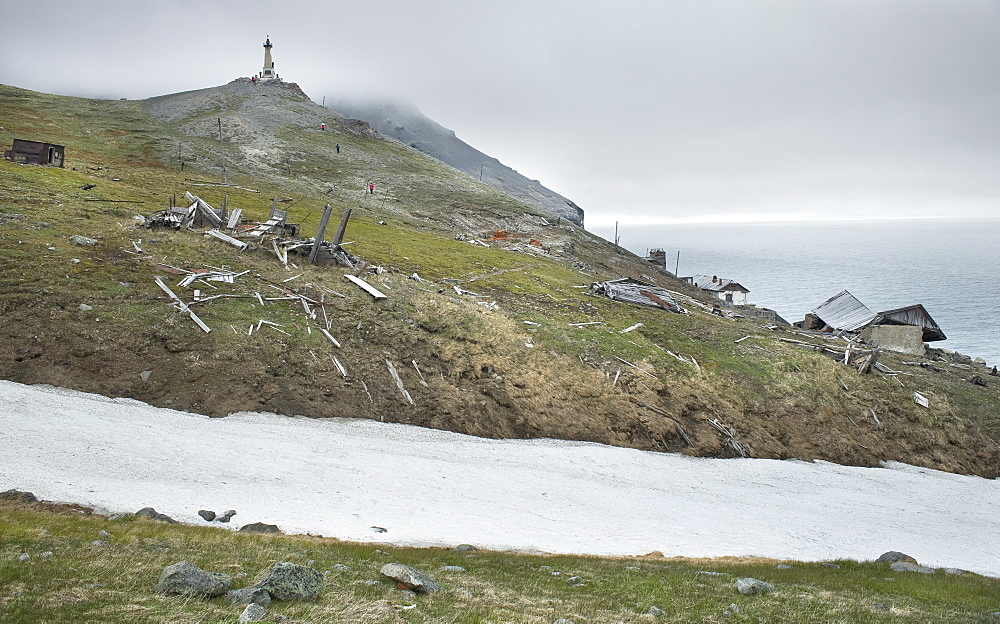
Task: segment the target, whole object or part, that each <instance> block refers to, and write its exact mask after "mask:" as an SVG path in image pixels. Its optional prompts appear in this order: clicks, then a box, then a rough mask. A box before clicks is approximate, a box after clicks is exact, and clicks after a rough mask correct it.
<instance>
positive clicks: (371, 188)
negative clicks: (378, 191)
mask: <svg viewBox="0 0 1000 624" xmlns="http://www.w3.org/2000/svg"><path fill="white" fill-rule="evenodd" d="M368 194H369V195H374V194H375V183H374V182H369V183H368Z"/></svg>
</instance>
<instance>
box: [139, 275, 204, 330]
mask: <svg viewBox="0 0 1000 624" xmlns="http://www.w3.org/2000/svg"><path fill="white" fill-rule="evenodd" d="M153 279H154V280H156V284H157V286H159V287H160V288H161V289H162V290H163V292H165V293H167V296H169V297H170V298H171V299H173V300H174V301H176V302H177V303H178V304H180V306H181V311H182V312H186V313H188V314H190V315H191V320H192V321H194V322H195V324H196V325H198V327H200V328H202V330H204V331H205V333H206V334H207V333H208V332H210V331H212V330H211V329H209V327H208V325H206V324H205V323H203V322H202V320H201V319H200V318H198V315H197V314H195V313H194V312H192V311H191V308H189V307H188V306H187V304H186V303H184V302H183V301H181V298H180V297H178V296H177V295H175V294H174V291H172V290H170V288H169V287H168V286H167V285H166V284H164V283H163V278H161V277H160V276H159V275H157V276H155V277H153Z"/></svg>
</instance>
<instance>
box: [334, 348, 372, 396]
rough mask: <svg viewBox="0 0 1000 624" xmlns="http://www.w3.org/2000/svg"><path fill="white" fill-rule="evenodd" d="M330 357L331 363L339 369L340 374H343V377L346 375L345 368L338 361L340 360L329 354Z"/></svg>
mask: <svg viewBox="0 0 1000 624" xmlns="http://www.w3.org/2000/svg"><path fill="white" fill-rule="evenodd" d="M330 358H331V359H332V360H333V364H334V365H335V366H336V367H337V370H339V371H340V374H341V375H343V376H344V377H347V369H346V368H344V365H343V364H341V363H340V360H338V359H337V358H335V357H334V356H332V355H331V356H330ZM366 392H367V390H366Z"/></svg>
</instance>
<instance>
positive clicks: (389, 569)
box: [379, 563, 443, 594]
mask: <svg viewBox="0 0 1000 624" xmlns="http://www.w3.org/2000/svg"><path fill="white" fill-rule="evenodd" d="M379 572H380V573H381V574H382V576H384V577H386V578H388V579H390V580H393V581H396V583H398V584H400V585H402V586H404V587H406V588H407V589H410V590H413V591H415V592H417V593H418V594H433V593H434V592H436V591H440V590H441V589H443V588H442V587H441V585H440V584H438V583H436V582H435V581H433V580H432V579H431V577H429V576H427V575H426V574H424V573H423V572H421V571H420V570H417V569H415V568H411V567H410V566H405V565H402V564H400V563H387V564H385V565H384V566H382V569H381V570H379Z"/></svg>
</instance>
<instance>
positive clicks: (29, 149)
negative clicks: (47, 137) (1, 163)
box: [3, 139, 66, 167]
mask: <svg viewBox="0 0 1000 624" xmlns="http://www.w3.org/2000/svg"><path fill="white" fill-rule="evenodd" d="M65 154H66V148H65V147H63V146H62V145H56V144H55V143H42V142H40V141H27V140H25V139H14V145H13V146H12V147H11V148H10V149H9V150H4V153H3V157H4V158H6V159H7V160H12V161H14V162H16V163H22V164H25V165H44V166H46V167H62V166H63V160H64V158H65Z"/></svg>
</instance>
